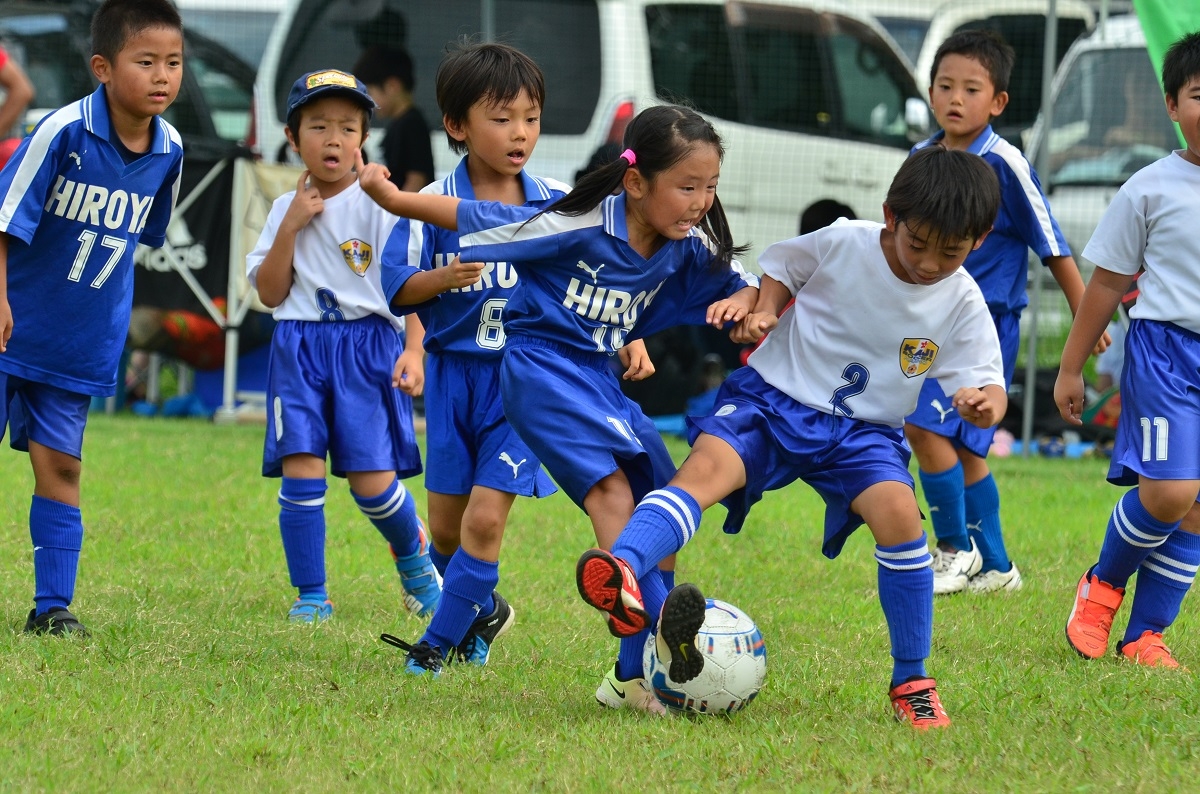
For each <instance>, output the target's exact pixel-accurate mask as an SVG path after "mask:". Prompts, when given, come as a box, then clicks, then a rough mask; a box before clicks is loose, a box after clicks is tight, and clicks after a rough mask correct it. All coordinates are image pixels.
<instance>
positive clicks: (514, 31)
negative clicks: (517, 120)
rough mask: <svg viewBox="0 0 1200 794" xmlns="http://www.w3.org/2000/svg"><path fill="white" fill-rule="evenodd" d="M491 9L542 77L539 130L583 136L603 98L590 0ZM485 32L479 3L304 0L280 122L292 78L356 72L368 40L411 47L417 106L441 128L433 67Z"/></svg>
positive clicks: (283, 71) (499, 31)
mask: <svg viewBox="0 0 1200 794" xmlns="http://www.w3.org/2000/svg"><path fill="white" fill-rule="evenodd" d="M494 6H495V20H494V26H495V30H494V33H495V37H496V40H498V41H503V42H505V43H508V44H512V45H513V46H515V47H517V48H519V49H521V50H523V51H524V52H526V53H527V54H528V55H529V56H530V57H532V58H533V59H534V60H536V61H537V63H538V65H539V66H541V68H542V71H543V72H544V73H545V76H546V107H545V108H544V109H543V115H542V133H543V134H568V135H575V134H579V133H582V132H584V131H585V130H586V129H587V127H588V125H589V124H590V123H591V120H592V116H593V115H594V112H595V108H596V103H597V102H598V101H599V97H600V70H599V69H598V68H597V67H596V64H598V63H599V62H600V19H599V11H598V10H597V7H596V3H595V0H495V4H494ZM482 28H483V18H482V16H481V14H480V3H479V0H405V1H404V2H400V0H387V2H386V3H385V2H378V3H363V2H361V1H360V0H332V2H331V1H330V0H305V1H304V2H302V3H301V5H300V7H299V8H298V9H297V11H296V15H295V17H294V18H293V21H292V24H291V28H290V31H289V33H288V37H287V40H286V41H285V43H284V47H283V54H282V56H281V58H280V61H279V64H278V67H277V70H276V77H275V87H274V88H275V90H274V95H275V104H276V109H277V113H278V115H279V118H281V119H282V118H284V116H285V112H286V104H287V95H288V91H289V90H290V89H291V85H292V83H293V82H294V81H295V80H296V78H297V77H299V76H300V75H302V74H304V73H306V72H309V71H312V70H314V69H320V68H331V67H332V68H338V69H345V70H350V69H353V68H354V63H355V61H356V60H357V59H358V56H359V54H360V53H361V51H362V50H363V49H364V46H363V42H364V41H368V40H369V42H370V43H383V44H388V45H395V44H401V45H403V46H404V47H406V48H407V49H408V52H409V54H410V55H411V56H412V58H413V65H414V71H415V73H416V74H415V78H414V80H415V83H416V90H415V101H416V105H417V107H418V109H420V110H421V111H422V112H423V114H424V115H425V118H426V120H427V121H428V122H429V123H430V125H431V126H432V127H433V128H435V129H436V128H440V126H441V124H440V121H441V119H440V115H439V113H438V110H437V107H438V106H437V98H436V96H435V93H434V77H435V75H436V74H437V67H438V64H439V63H440V62H441V60H442V56H443V55H444V54H445V51H446V47H447V45H449V44H452V43H453V42H455V41H456V40H458V39H460V38H462V37H471V36H479V35H480V33H481V31H482ZM380 31H386V33H384V34H381V33H380Z"/></svg>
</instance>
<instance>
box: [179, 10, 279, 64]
mask: <svg viewBox="0 0 1200 794" xmlns="http://www.w3.org/2000/svg"><path fill="white" fill-rule="evenodd" d="M179 13H180V15H182V17H183V26H184V28H185V29H187V30H195V31H199V32H200V33H203V34H204V35H205V36H208V37H209V38H210V39H213V40H214V41H219V42H221V43H222V44H224V45H225V46H226V47H227V48H229V50H230V51H232V52H233V53H234V54H235V55H237V56H238V57H239V58H241V59H242V60H243V61H245V62H246V63H247V64H248V65H250V66H252V67H254V68H256V69H257V68H258V63H259V61H261V60H262V54H263V48H265V47H266V46H267V38H268V37H270V35H271V27H272V26H273V25H274V24H275V17H276V16H278V15H277V14H276V13H275V12H274V11H259V10H254V9H245V10H240V11H229V10H225V9H220V10H218V9H198V8H184V9H181V10H180V12H179Z"/></svg>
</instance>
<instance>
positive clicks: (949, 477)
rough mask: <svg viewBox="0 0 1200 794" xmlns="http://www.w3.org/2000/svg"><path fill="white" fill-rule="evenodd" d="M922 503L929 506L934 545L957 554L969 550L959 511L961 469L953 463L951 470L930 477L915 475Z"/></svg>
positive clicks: (963, 515)
mask: <svg viewBox="0 0 1200 794" xmlns="http://www.w3.org/2000/svg"><path fill="white" fill-rule="evenodd" d="M917 476H918V477H920V479H921V489H922V490H923V491H924V492H925V502H926V503H927V504H928V505H929V520H930V522H931V523H932V524H933V535H934V538H935V539H936V540H937V542H938V543H948V544H949V545H951V546H953V547H954V548H956V549H958V550H959V551H966V550H967V549H970V548H971V541H970V539H969V538H968V537H967V518H966V513H965V512H964V509H963V488H964V485H963V467H962V463H959V462H955V464H954V466H953V467H952V468H949V469H946V470H945V471H942V472H938V473H937V474H931V473H929V472H927V471H925V470H924V469H919V470H918V471H917Z"/></svg>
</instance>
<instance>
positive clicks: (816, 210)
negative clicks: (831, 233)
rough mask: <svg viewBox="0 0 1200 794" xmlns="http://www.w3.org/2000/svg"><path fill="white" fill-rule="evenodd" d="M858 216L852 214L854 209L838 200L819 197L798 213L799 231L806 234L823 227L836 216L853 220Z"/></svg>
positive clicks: (830, 222) (836, 217)
mask: <svg viewBox="0 0 1200 794" xmlns="http://www.w3.org/2000/svg"><path fill="white" fill-rule="evenodd" d="M857 217H858V216H857V215H855V214H854V210H852V209H850V207H848V206H846V205H845V204H843V203H842V202H840V201H834V200H833V199H821V200H820V201H814V202H813V203H812V205H810V206H809V208H808V209H806V210H805V211H804V212H802V213H800V233H801V234H808V233H809V232H815V231H816V230H817V229H824V228H825V227H826V226H829V225H830V224H832V223H833V222H834V221H836V220H837V219H838V218H849V219H850V220H854V219H855V218H857Z"/></svg>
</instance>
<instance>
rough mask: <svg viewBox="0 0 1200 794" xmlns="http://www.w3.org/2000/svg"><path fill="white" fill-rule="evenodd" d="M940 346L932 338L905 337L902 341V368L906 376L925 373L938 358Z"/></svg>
mask: <svg viewBox="0 0 1200 794" xmlns="http://www.w3.org/2000/svg"><path fill="white" fill-rule="evenodd" d="M937 352H938V346H937V345H936V344H934V343H933V341H932V340H930V339H912V338H909V339H905V340H904V341H903V342H901V343H900V369H901V370H903V372H904V377H906V378H915V377H917V376H918V375H924V374H925V373H926V372H927V371H928V370H929V367H930V365H931V364H933V360H934V359H935V358H937Z"/></svg>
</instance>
